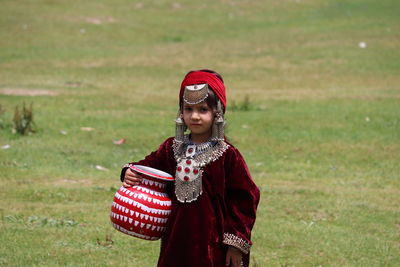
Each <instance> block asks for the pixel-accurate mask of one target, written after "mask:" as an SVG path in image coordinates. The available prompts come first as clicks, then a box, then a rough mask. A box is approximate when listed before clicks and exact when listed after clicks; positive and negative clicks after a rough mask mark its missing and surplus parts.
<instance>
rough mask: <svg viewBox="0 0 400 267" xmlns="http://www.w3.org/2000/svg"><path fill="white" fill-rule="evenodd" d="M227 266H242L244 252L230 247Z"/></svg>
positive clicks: (227, 254) (227, 253)
mask: <svg viewBox="0 0 400 267" xmlns="http://www.w3.org/2000/svg"><path fill="white" fill-rule="evenodd" d="M225 265H226V266H231V267H240V266H242V252H241V251H240V250H239V249H237V248H235V247H232V246H229V248H228V251H227V252H226V260H225Z"/></svg>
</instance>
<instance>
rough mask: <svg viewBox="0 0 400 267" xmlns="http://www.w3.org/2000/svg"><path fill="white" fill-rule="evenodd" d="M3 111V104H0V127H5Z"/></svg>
mask: <svg viewBox="0 0 400 267" xmlns="http://www.w3.org/2000/svg"><path fill="white" fill-rule="evenodd" d="M4 113H5V110H4V108H3V106H2V105H1V104H0V129H3V128H4V127H5V122H4V120H3V115H4Z"/></svg>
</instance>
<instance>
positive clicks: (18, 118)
mask: <svg viewBox="0 0 400 267" xmlns="http://www.w3.org/2000/svg"><path fill="white" fill-rule="evenodd" d="M32 106H33V105H32V103H31V105H30V106H29V108H27V107H26V106H25V103H24V104H23V105H22V110H20V108H19V106H16V107H15V113H14V119H13V123H14V126H13V133H19V134H21V135H28V134H31V133H34V132H35V129H34V126H35V123H34V121H33V107H32Z"/></svg>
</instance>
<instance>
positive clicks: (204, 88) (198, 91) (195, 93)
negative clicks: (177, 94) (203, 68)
mask: <svg viewBox="0 0 400 267" xmlns="http://www.w3.org/2000/svg"><path fill="white" fill-rule="evenodd" d="M208 92H209V89H208V85H207V84H206V83H203V84H194V85H188V86H186V87H185V89H184V91H183V101H185V103H186V104H189V105H196V104H199V103H201V102H203V101H204V100H206V98H207V97H208Z"/></svg>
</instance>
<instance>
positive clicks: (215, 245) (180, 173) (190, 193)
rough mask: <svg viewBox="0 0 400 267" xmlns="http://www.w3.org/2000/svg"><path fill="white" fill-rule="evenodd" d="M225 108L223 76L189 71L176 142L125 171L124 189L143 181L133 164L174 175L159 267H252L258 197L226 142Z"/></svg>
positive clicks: (240, 159)
mask: <svg viewBox="0 0 400 267" xmlns="http://www.w3.org/2000/svg"><path fill="white" fill-rule="evenodd" d="M225 109H226V95H225V86H224V83H223V79H222V77H221V76H220V75H219V74H218V73H216V72H214V71H211V70H199V71H190V72H189V73H188V74H187V75H186V76H185V78H184V80H183V81H182V84H181V89H180V94H179V113H178V117H177V119H176V135H175V137H171V138H168V139H167V140H166V141H164V143H162V144H161V145H160V147H159V148H158V150H157V151H155V152H152V153H151V154H150V155H148V156H147V157H145V159H143V160H141V161H139V162H133V163H129V164H127V165H125V166H124V167H123V169H122V172H121V181H122V182H123V185H124V186H125V187H129V186H133V185H136V184H139V183H140V181H141V177H140V175H139V174H138V173H135V172H133V171H132V170H131V169H129V167H130V166H131V165H135V164H140V165H145V166H149V167H152V168H156V169H160V170H162V171H165V172H167V173H171V174H172V175H175V182H174V184H173V185H172V186H171V188H169V192H168V193H169V196H170V197H171V199H172V211H171V214H170V217H169V220H168V224H167V230H166V232H165V234H164V236H163V237H162V241H161V249H160V257H159V260H158V266H160V267H171V266H182V267H188V266H190V267H195V266H199V267H208V266H217V267H219V266H234V267H239V266H248V265H249V250H250V246H251V244H252V243H251V241H250V234H251V229H252V228H253V225H254V222H255V219H256V209H257V205H258V201H259V197H260V192H259V190H258V188H257V186H256V185H255V184H254V182H253V180H252V178H251V176H250V173H249V170H248V168H247V165H246V163H245V161H244V159H243V157H242V155H241V154H240V152H239V151H238V150H237V149H236V148H235V147H234V146H233V145H232V144H230V143H228V142H227V140H226V138H225V136H224V124H225V121H224V113H225ZM187 128H188V129H189V130H190V134H188V135H185V134H184V132H185V130H186V129H187Z"/></svg>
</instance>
